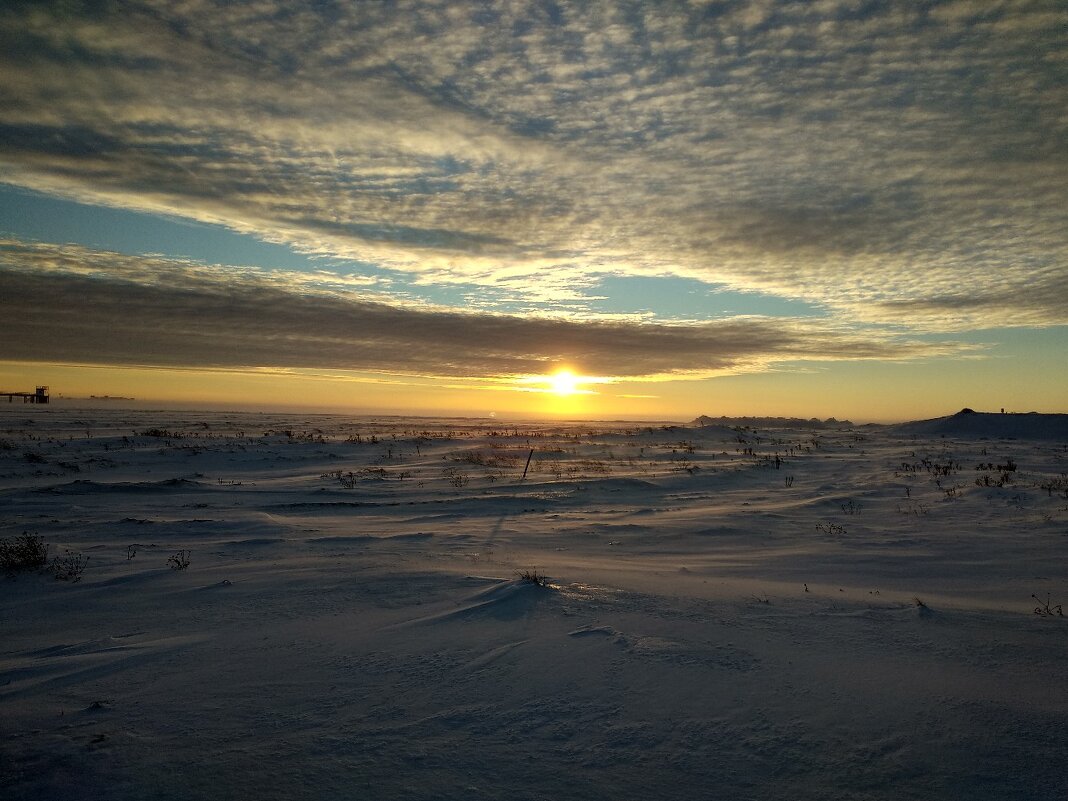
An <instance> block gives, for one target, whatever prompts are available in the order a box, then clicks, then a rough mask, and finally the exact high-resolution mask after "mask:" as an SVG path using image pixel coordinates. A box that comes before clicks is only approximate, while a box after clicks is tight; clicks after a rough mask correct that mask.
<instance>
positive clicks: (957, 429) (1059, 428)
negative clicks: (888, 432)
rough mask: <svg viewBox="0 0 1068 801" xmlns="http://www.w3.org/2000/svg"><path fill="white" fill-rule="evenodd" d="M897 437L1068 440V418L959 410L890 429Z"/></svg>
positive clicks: (1052, 415)
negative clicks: (898, 434) (904, 435)
mask: <svg viewBox="0 0 1068 801" xmlns="http://www.w3.org/2000/svg"><path fill="white" fill-rule="evenodd" d="M891 428H892V430H893V431H895V432H897V433H900V434H911V435H915V436H923V437H932V436H935V437H940V436H952V437H986V438H990V439H1042V440H1068V414H1038V413H1036V412H1030V413H1028V414H999V413H997V412H993V413H991V412H974V411H972V410H971V409H961V410H960V411H959V412H957V413H956V414H952V415H949V416H948V417H936V418H935V419H933V420H918V421H915V422H912V423H902V424H900V425H897V426H892V427H891Z"/></svg>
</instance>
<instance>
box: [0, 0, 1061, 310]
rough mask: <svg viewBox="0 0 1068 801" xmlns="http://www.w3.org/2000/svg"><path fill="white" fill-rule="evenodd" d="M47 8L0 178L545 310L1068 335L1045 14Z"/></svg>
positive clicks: (9, 15)
mask: <svg viewBox="0 0 1068 801" xmlns="http://www.w3.org/2000/svg"><path fill="white" fill-rule="evenodd" d="M62 8H63V10H62V11H61V10H60V6H58V5H56V6H42V4H36V3H11V4H7V5H6V7H5V9H4V10H3V11H0V164H2V165H4V166H3V167H2V168H0V169H3V172H2V173H0V177H2V178H3V179H4V180H7V181H11V182H15V183H19V184H22V185H26V186H30V187H33V188H37V189H41V190H44V191H51V192H57V193H63V194H68V195H73V196H76V197H80V198H83V199H87V200H91V201H93V202H106V203H112V204H116V205H120V206H128V207H134V208H140V209H149V210H155V211H160V212H166V213H174V214H180V215H184V216H188V217H191V218H195V219H199V220H205V221H212V222H221V223H224V224H226V225H229V226H231V227H233V228H234V229H236V230H240V231H245V232H249V233H252V234H254V235H256V236H259V237H261V238H264V239H267V240H270V241H277V242H285V243H288V244H291V245H293V246H295V247H298V248H302V249H306V250H308V251H312V252H318V253H325V254H331V255H337V256H341V257H345V258H354V259H359V260H364V261H370V262H373V263H376V264H380V265H383V266H386V267H389V268H392V269H399V270H405V271H408V272H410V273H411V274H412V275H413V276H414V277H415V279H416V280H418V281H423V282H436V283H476V284H482V285H485V286H490V287H495V288H500V289H501V290H502V291H504V292H508V291H524V290H532V291H534V292H536V293H537V295H536V297H535V298H534V299H535V300H538V301H539V302H545V303H551V302H556V301H566V300H574V299H575V292H576V288H578V289H579V290H581V289H582V288H583V287H587V286H589V285H590V284H591V283H593V282H594V279H593V276H596V275H600V274H604V273H618V274H642V275H655V274H664V273H670V274H674V275H683V276H687V277H691V278H697V279H699V280H702V281H706V282H709V283H713V284H716V285H727V286H730V287H732V288H735V289H745V290H759V291H763V292H770V293H775V294H778V295H782V296H784V297H791V298H799V299H804V300H814V301H818V302H820V303H822V304H824V305H826V306H827V307H829V308H830V309H832V310H833V312H834V314H835V315H836V318H837V319H838V320H840V321H841V322H843V324H845V323H858V322H864V323H891V324H895V325H901V324H906V325H910V326H912V327H913V328H915V329H917V330H926V331H952V330H964V329H970V328H976V327H981V328H986V327H989V325H988V322H989V319H990V318H991V317H992V316H994V317H997V318H999V319H1000V320H1001V324H1003V325H1038V326H1042V325H1064V324H1066V323H1068V312H1066V309H1068V288H1066V287H1065V282H1064V281H1062V280H1058V274H1063V272H1064V271H1065V265H1066V264H1068V189H1066V187H1068V117H1065V115H1064V113H1063V109H1064V108H1065V107H1066V105H1068V96H1066V94H1065V90H1064V87H1065V86H1066V85H1068V61H1066V60H1065V59H1064V57H1063V53H1064V51H1065V46H1066V44H1068V42H1066V41H1065V35H1064V30H1065V24H1066V23H1068V12H1065V11H1064V9H1063V7H1062V4H1059V3H1057V2H1055V0H1047V1H1045V2H1044V1H1043V0H1018V1H1017V2H1000V3H988V2H982V3H980V2H975V3H968V2H931V3H924V4H871V3H856V2H851V1H850V0H841V2H833V1H827V2H819V3H794V2H767V1H765V2H750V3H719V2H709V3H700V2H693V3H683V2H664V3H657V4H655V5H653V4H648V3H642V2H637V0H634V2H611V3H609V2H603V3H597V2H594V3H583V4H578V3H575V4H571V3H564V2H560V3H555V4H546V5H539V4H525V3H514V2H487V3H481V4H478V5H477V6H474V5H466V4H456V3H449V2H429V1H427V2H397V3H389V4H359V5H354V6H347V5H339V4H332V3H323V4H307V5H305V4H294V3H282V2H280V0H279V2H271V0H264V2H259V3H256V4H230V3H221V2H218V3H217V2H208V0H183V1H182V2H163V1H162V0H159V2H141V3H131V4H126V5H124V6H123V10H122V13H121V14H120V13H119V12H114V13H112V12H109V11H108V10H107V8H108V6H106V5H97V4H86V5H85V6H83V7H82V9H83V10H82V12H81V13H76V12H74V11H72V10H71V7H69V6H63V7H62ZM100 9H103V10H100ZM1058 23H1059V24H1058ZM962 293H966V294H969V295H971V294H973V293H978V295H979V296H980V297H981V299H982V302H981V303H979V304H977V305H974V306H972V307H969V306H968V304H967V303H963V302H960V301H959V300H957V301H954V300H953V298H956V297H957V296H958V295H960V294H962Z"/></svg>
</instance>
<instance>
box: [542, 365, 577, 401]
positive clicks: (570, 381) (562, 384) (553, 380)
mask: <svg viewBox="0 0 1068 801" xmlns="http://www.w3.org/2000/svg"><path fill="white" fill-rule="evenodd" d="M578 383H579V379H578V376H576V375H575V374H574V373H572V372H571V371H570V370H561V371H559V372H558V373H553V374H552V375H551V376H549V386H550V387H551V388H552V391H553V392H554V393H556V394H557V395H560V396H561V397H564V396H567V395H574V394H575V393H576V392H577V391H578Z"/></svg>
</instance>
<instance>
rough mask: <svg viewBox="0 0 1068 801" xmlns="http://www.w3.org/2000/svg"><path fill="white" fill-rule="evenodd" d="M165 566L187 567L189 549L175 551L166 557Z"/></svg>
mask: <svg viewBox="0 0 1068 801" xmlns="http://www.w3.org/2000/svg"><path fill="white" fill-rule="evenodd" d="M167 566H168V567H170V569H171V570H185V569H186V568H187V567H189V551H175V552H174V553H172V554H171V555H170V557H169V558H168V559H167Z"/></svg>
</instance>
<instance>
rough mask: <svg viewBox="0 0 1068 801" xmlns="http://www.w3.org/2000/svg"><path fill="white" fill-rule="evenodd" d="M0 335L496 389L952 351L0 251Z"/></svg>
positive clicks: (828, 329) (767, 322)
mask: <svg viewBox="0 0 1068 801" xmlns="http://www.w3.org/2000/svg"><path fill="white" fill-rule="evenodd" d="M0 337H3V341H4V342H5V345H6V348H7V353H9V354H11V355H12V356H17V358H18V359H20V360H26V361H54V362H66V363H79V364H113V365H149V366H171V367H195V368H219V369H255V368H271V369H312V370H347V371H362V372H372V373H389V374H393V375H397V374H402V375H404V374H406V375H413V376H415V375H418V376H442V377H455V378H477V379H500V378H502V377H505V378H506V377H510V376H511V377H519V376H524V375H532V374H543V373H546V372H547V371H549V370H551V369H552V368H554V367H557V366H561V365H569V366H572V367H574V368H575V369H576V370H578V371H579V372H581V373H583V374H586V375H593V376H605V377H615V378H634V379H655V378H662V377H669V376H674V377H699V376H708V375H715V374H720V373H731V372H744V371H751V370H760V369H764V368H765V367H766V366H767V365H769V364H771V363H776V362H793V361H811V360H834V359H914V358H923V357H930V356H938V355H945V354H948V353H956V352H959V351H960V350H961V348H960V347H959V346H956V345H953V344H952V343H949V344H946V343H937V344H932V343H922V342H914V341H909V340H907V339H904V338H902V337H900V336H895V335H893V334H890V333H883V334H881V335H879V334H875V333H873V332H868V331H866V332H858V331H850V330H845V329H842V328H840V327H837V326H834V325H831V324H828V323H826V322H823V323H819V322H814V321H812V320H793V319H770V318H736V319H731V320H721V321H716V322H710V323H705V324H700V325H660V324H652V323H643V322H634V321H621V320H615V321H588V322H583V321H572V320H562V319H547V318H534V317H522V318H521V317H512V316H506V315H498V314H485V313H463V312H457V311H444V310H440V309H421V308H405V307H400V306H396V305H391V304H387V303H383V302H380V301H376V300H373V299H370V298H369V297H368V296H366V295H357V294H354V293H344V292H339V291H331V292H318V291H312V290H311V289H309V288H308V287H299V286H294V285H292V284H290V283H288V282H287V281H285V280H282V279H279V278H278V277H276V276H272V275H270V274H266V273H258V272H257V271H254V270H243V271H234V270H232V269H229V268H226V267H223V266H209V265H199V264H191V263H187V262H181V261H176V260H169V259H164V258H153V257H133V256H124V255H121V254H117V253H109V252H105V251H95V250H90V249H87V248H84V247H80V246H75V245H49V244H41V243H25V242H19V241H16V240H4V241H0Z"/></svg>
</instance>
